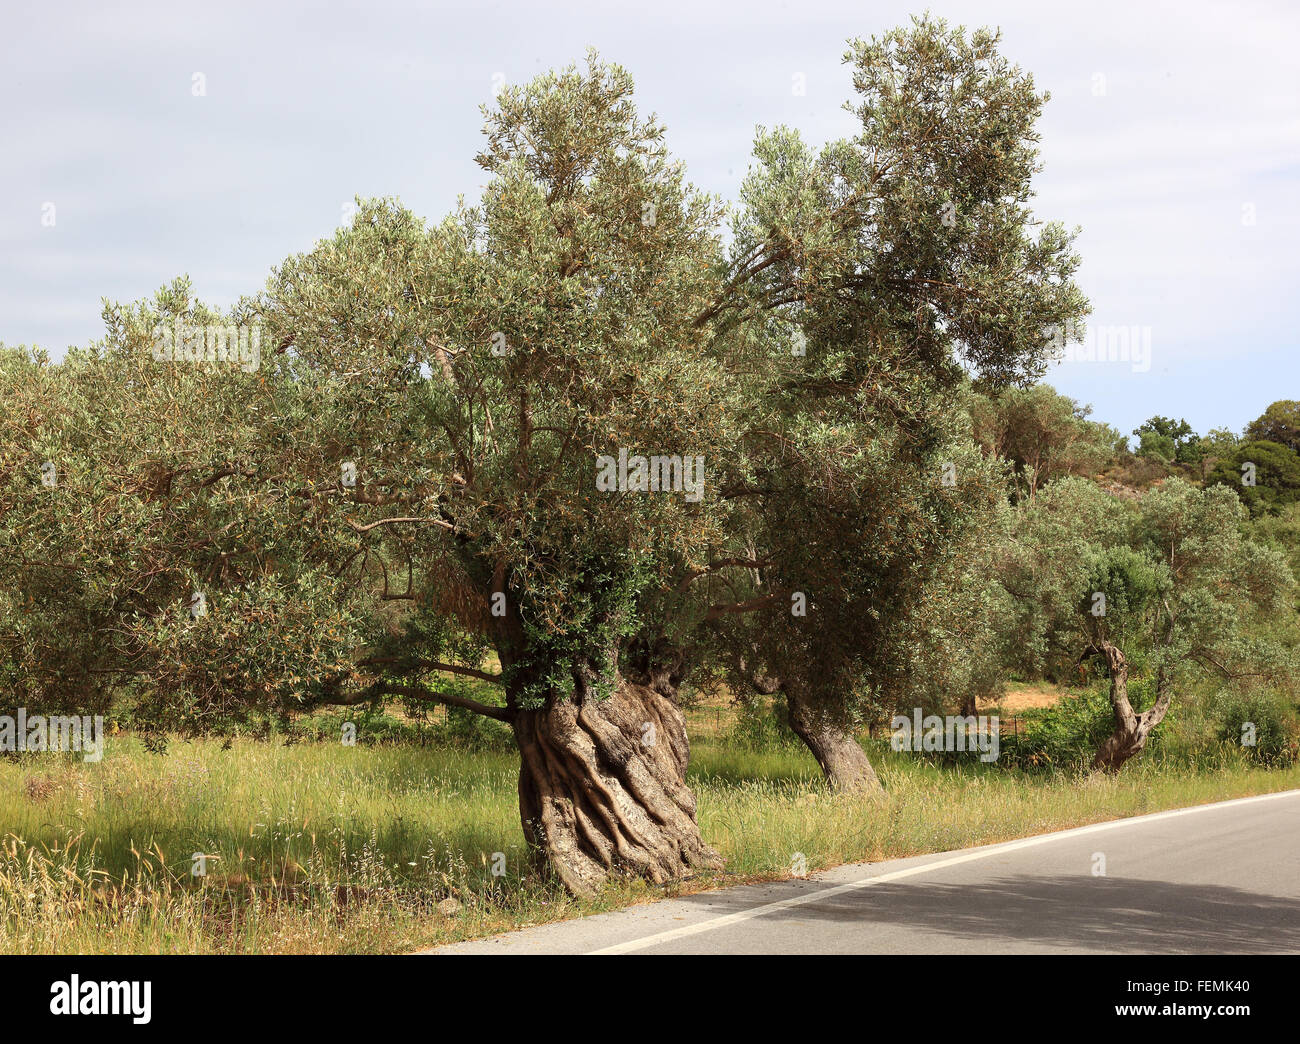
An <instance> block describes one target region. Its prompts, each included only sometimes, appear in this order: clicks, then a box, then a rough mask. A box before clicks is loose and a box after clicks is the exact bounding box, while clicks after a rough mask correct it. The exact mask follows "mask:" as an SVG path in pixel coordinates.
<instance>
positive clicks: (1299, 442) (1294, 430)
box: [1246, 399, 1300, 453]
mask: <svg viewBox="0 0 1300 1044" xmlns="http://www.w3.org/2000/svg"><path fill="white" fill-rule="evenodd" d="M1246 438H1247V440H1249V441H1251V442H1276V443H1280V444H1281V445H1283V446H1285V447H1286V448H1287V449H1289V450H1290V451H1291V452H1292V453H1300V402H1297V401H1296V400H1295V399H1282V400H1281V401H1279V402H1275V403H1273V404H1272V405H1271V406H1269V408H1268V409H1267V410H1265V411H1264V413H1263V414H1262V415H1261V416H1259V417H1257V418H1255V420H1253V421H1251V422H1250V423H1249V424H1248V425H1246Z"/></svg>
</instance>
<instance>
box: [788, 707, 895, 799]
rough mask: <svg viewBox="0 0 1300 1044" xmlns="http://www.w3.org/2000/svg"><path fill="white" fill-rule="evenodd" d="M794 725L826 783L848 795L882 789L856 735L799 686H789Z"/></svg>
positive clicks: (790, 708)
mask: <svg viewBox="0 0 1300 1044" xmlns="http://www.w3.org/2000/svg"><path fill="white" fill-rule="evenodd" d="M784 689H785V699H786V706H787V707H788V708H789V711H790V728H792V729H793V730H794V733H795V735H797V736H798V737H799V738H800V739H801V740H803V741H804V743H806V744H807V745H808V749H809V750H810V751H812V755H813V757H814V758H816V759H817V764H818V765H820V766H821V768H822V772H823V773H825V775H826V782H827V783H829V784H830V785H831V786H832V787H833V788H834V789H836V790H839V791H843V792H844V793H847V794H867V793H873V792H877V791H881V790H883V789H884V788H883V787H881V785H880V779H879V778H878V777H877V776H876V770H875V769H873V768H872V767H871V762H870V761H868V760H867V755H866V753H865V752H864V751H863V749H862V748H861V747H860V746H859V745H858V741H857V740H856V739H854V738H853V734H852V733H850V732H849V731H848V730H847V729H845V728H844V727H843V725H841V724H840V723H839V722H837V721H835V720H834V719H833V718H831V717H830V716H829V715H827V714H826V713H825V712H824V711H823V710H821V709H820V708H818V707H817V706H816V705H815V704H813V703H812V701H810V700H808V699H807V697H806V696H804V695H803V694H802V693H801V692H800V690H799V689H798V688H797V687H796V686H792V685H786V686H784Z"/></svg>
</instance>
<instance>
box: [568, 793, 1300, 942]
mask: <svg viewBox="0 0 1300 1044" xmlns="http://www.w3.org/2000/svg"><path fill="white" fill-rule="evenodd" d="M1297 796H1300V790H1282V791H1279V792H1277V793H1275V794H1261V795H1259V796H1258V797H1248V798H1235V799H1233V800H1232V801H1216V802H1215V803H1213V804H1210V805H1193V806H1192V807H1191V808H1177V809H1173V810H1172V811H1169V812H1152V813H1149V814H1148V815H1145V816H1133V817H1131V818H1128V819H1112V820H1110V821H1108V822H1105V823H1092V824H1091V825H1089V826H1083V827H1074V828H1072V829H1070V830H1058V831H1057V832H1056V833H1053V834H1039V835H1037V836H1035V837H1025V838H1021V839H1020V840H1019V841H1006V842H1003V843H1002V844H1000V845H989V846H987V847H984V848H977V849H974V850H972V851H969V852H965V853H963V854H962V855H957V856H952V857H951V858H949V859H940V860H937V861H936V862H933V863H925V864H924V865H922V866H912V867H908V868H907V869H906V870H895V871H893V873H888V874H880V875H879V876H877V877H865V878H862V879H860V880H857V881H849V882H848V883H846V884H842V885H834V886H833V887H831V888H822V889H819V890H818V891H816V892H809V893H807V894H806V895H797V896H794V897H792V898H790V899H780V900H778V901H776V902H772V903H764V904H763V905H762V906H754V907H751V908H750V909H748V910H739V911H737V912H736V913H730V914H724V915H722V916H721V917H713V918H710V919H709V920H707V921H700V922H699V923H698V924H689V925H686V926H684V927H682V928H671V929H669V930H668V931H665V932H657V933H656V934H654V935H647V936H644V937H643V938H640V939H632V940H630V941H628V942H623V943H617V944H616V945H614V946H606V947H604V948H603V949H600V950H589V951H588V953H587V956H600V955H604V954H616V953H632V952H634V951H636V950H644V949H648V948H649V947H651V946H658V945H660V944H661V943H666V942H672V941H673V940H674V939H685V938H687V937H688V936H691V935H699V934H701V933H702V932H711V931H713V930H714V929H715V928H723V927H725V926H726V925H729V924H738V923H739V922H741V921H748V920H749V919H750V918H751V917H762V916H763V915H764V914H769V913H774V912H776V911H777V910H788V909H790V908H791V907H795V906H803V905H804V904H805V903H815V902H819V901H821V900H822V899H827V898H830V897H831V896H833V895H843V894H844V893H845V892H853V891H856V890H857V889H859V888H869V887H870V886H871V885H876V884H884V883H885V882H886V881H899V880H901V879H903V878H904V877H915V876H917V875H918V874H926V873H929V872H930V871H931V870H942V869H943V868H944V867H946V866H957V865H958V864H959V863H970V862H974V861H975V860H976V859H987V858H989V857H990V856H995V855H1002V854H1003V853H1004V852H1015V851H1018V850H1019V849H1022V848H1034V847H1036V846H1037V845H1045V844H1048V843H1049V842H1051V841H1061V840H1064V839H1065V838H1069V837H1080V836H1082V835H1083V834H1095V833H1099V832H1100V831H1102V830H1115V829H1117V828H1119V827H1126V826H1131V825H1132V824H1134V823H1154V822H1155V821H1157V820H1160V819H1174V818H1176V817H1178V816H1190V815H1193V814H1195V813H1197V812H1208V811H1211V810H1213V809H1216V808H1229V807H1231V806H1233V805H1250V804H1253V803H1255V802H1257V801H1276V800H1278V799H1279V798H1288V797H1297Z"/></svg>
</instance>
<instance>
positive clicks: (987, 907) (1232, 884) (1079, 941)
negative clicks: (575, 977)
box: [427, 790, 1300, 954]
mask: <svg viewBox="0 0 1300 1044" xmlns="http://www.w3.org/2000/svg"><path fill="white" fill-rule="evenodd" d="M1102 870H1104V873H1100V872H1099V871H1102ZM427 952H429V953H434V954H456V953H496V954H528V953H549V954H590V953H597V954H617V953H646V954H682V953H729V954H730V953H746V954H749V953H778V954H805V953H845V954H847V953H969V954H989V953H1197V954H1205V953H1209V954H1219V953H1300V790H1291V791H1285V792H1282V793H1278V794H1267V795H1263V796H1261V797H1253V798H1241V799H1239V800H1236V801H1225V802H1220V803H1218V804H1213V805H1200V806H1197V807H1194V808H1187V809H1177V810H1174V811H1171V812H1159V813H1155V814H1152V815H1147V816H1138V817H1135V818H1132V819H1120V820H1114V821H1112V822H1108V823H1097V824H1094V825H1092V826H1086V827H1079V828H1077V829H1074V830H1064V831H1060V832H1058V833H1053V834H1041V835H1038V836H1036V837H1029V838H1023V839H1021V840H1019V841H1009V842H1006V843H1004V844H998V845H985V846H983V847H980V848H969V849H963V850H961V851H958V852H944V853H939V854H935V855H926V856H917V857H915V858H911V859H894V860H890V861H888V862H883V863H858V864H852V865H849V866H841V867H836V868H835V869H833V870H829V871H826V872H824V873H820V874H816V875H812V876H809V877H807V878H804V879H798V880H791V881H782V882H778V883H775V884H763V885H745V886H741V887H737V888H728V889H725V890H722V891H716V892H708V893H703V894H700V895H692V896H688V897H686V898H683V899H672V900H664V901H661V902H657V903H648V904H645V905H642V906H636V907H632V908H629V909H626V910H619V911H615V912H613V913H607V914H599V915H596V916H593V917H584V918H580V919H577V920H572V921H564V922H561V923H559V924H553V925H544V926H541V927H537V928H527V929H524V930H522V931H517V932H511V933H509V934H507V935H501V936H497V937H496V938H493V939H482V940H477V941H474V942H466V943H458V944H455V945H452V946H444V947H440V948H439V949H436V950H431V951H427Z"/></svg>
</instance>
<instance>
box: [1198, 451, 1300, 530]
mask: <svg viewBox="0 0 1300 1044" xmlns="http://www.w3.org/2000/svg"><path fill="white" fill-rule="evenodd" d="M1250 465H1253V468H1251V467H1250ZM1251 480H1253V481H1251ZM1206 482H1207V484H1213V485H1220V486H1226V487H1228V488H1229V489H1232V490H1234V491H1235V492H1236V493H1237V495H1238V496H1239V497H1240V498H1241V501H1242V503H1243V504H1245V505H1246V507H1247V508H1249V509H1250V513H1251V514H1252V515H1255V516H1259V515H1266V514H1272V513H1274V512H1277V511H1278V510H1280V509H1281V508H1283V507H1285V506H1286V505H1287V504H1294V503H1296V501H1300V455H1297V454H1296V453H1295V452H1293V451H1292V450H1290V449H1288V448H1287V447H1286V446H1285V445H1282V444H1280V443H1277V442H1264V441H1252V442H1242V443H1240V444H1239V445H1238V446H1237V447H1236V448H1235V449H1233V450H1232V452H1230V453H1227V454H1225V455H1224V456H1223V457H1222V458H1221V459H1220V460H1219V462H1218V464H1216V465H1215V467H1214V469H1213V470H1212V471H1211V472H1210V474H1209V476H1208V478H1207V479H1206Z"/></svg>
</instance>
